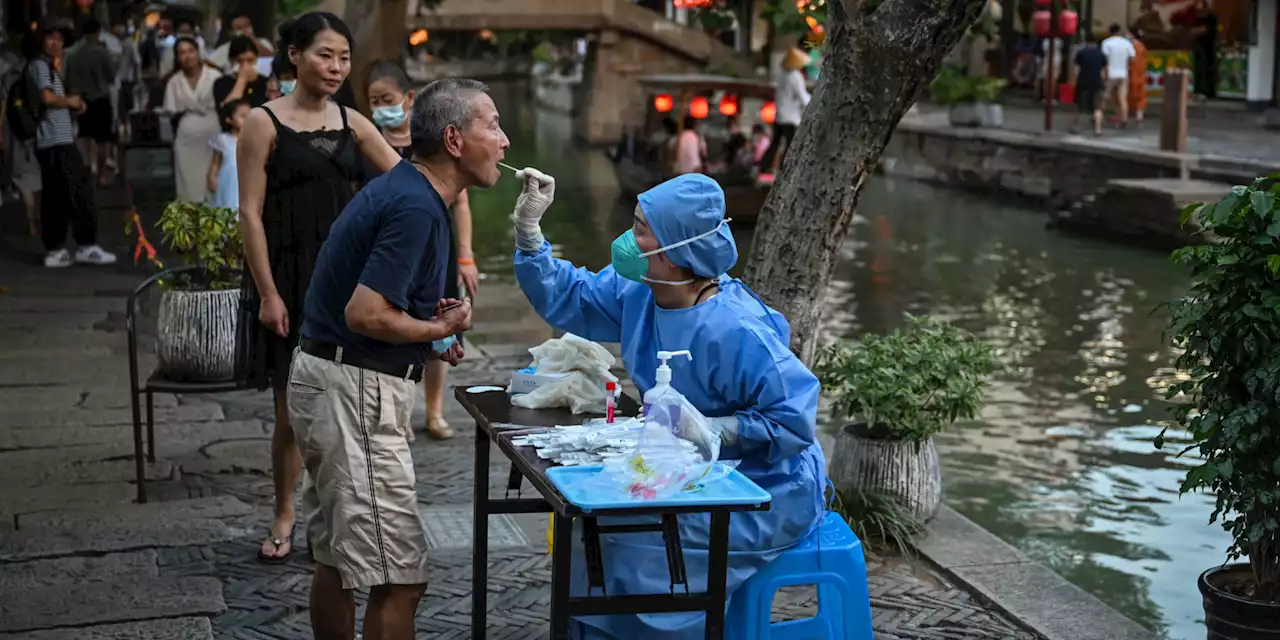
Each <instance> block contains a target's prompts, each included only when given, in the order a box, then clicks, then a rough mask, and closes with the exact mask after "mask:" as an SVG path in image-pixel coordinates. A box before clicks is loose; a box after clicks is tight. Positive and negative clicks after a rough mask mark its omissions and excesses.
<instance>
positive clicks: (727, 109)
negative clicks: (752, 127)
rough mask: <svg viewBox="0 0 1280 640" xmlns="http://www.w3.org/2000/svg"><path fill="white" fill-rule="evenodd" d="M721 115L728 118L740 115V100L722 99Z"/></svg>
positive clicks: (732, 98) (727, 97) (728, 97)
mask: <svg viewBox="0 0 1280 640" xmlns="http://www.w3.org/2000/svg"><path fill="white" fill-rule="evenodd" d="M720 113H722V114H724V115H726V116H736V115H738V99H737V98H736V97H734V96H725V97H723V98H720Z"/></svg>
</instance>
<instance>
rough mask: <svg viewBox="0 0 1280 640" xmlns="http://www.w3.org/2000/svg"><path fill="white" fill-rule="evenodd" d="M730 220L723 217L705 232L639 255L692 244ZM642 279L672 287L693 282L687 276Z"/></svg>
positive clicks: (650, 254)
mask: <svg viewBox="0 0 1280 640" xmlns="http://www.w3.org/2000/svg"><path fill="white" fill-rule="evenodd" d="M730 222H733V218H725V219H724V220H721V221H720V224H718V225H716V226H715V227H714V228H712V229H711V230H710V231H708V232H706V233H700V234H698V235H696V236H694V237H692V238H686V239H684V240H681V241H680V242H675V243H672V244H670V245H668V246H665V247H660V248H658V249H654V250H653V251H647V252H645V253H642V254H640V257H641V258H648V257H649V256H656V255H658V254H659V253H663V252H664V251H670V250H672V249H676V248H679V247H683V246H685V245H687V244H693V243H695V242H697V241H699V240H701V239H703V238H707V237H710V236H713V235H715V234H716V233H717V232H718V231H720V227H723V226H725V225H727V224H729V223H730ZM643 280H644V281H645V282H648V283H651V284H665V285H669V286H673V287H676V286H680V285H684V284H693V278H689V279H688V280H680V281H676V282H673V281H670V280H654V279H653V278H650V277H649V276H644V278H643Z"/></svg>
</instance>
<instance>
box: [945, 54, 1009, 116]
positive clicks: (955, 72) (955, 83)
mask: <svg viewBox="0 0 1280 640" xmlns="http://www.w3.org/2000/svg"><path fill="white" fill-rule="evenodd" d="M1004 84H1005V82H1004V80H1001V79H999V78H988V77H982V76H980V77H970V76H968V75H965V73H964V72H963V71H961V70H960V69H959V68H957V67H955V66H951V65H948V66H946V67H943V68H942V71H941V72H939V73H938V77H937V78H935V79H934V81H933V83H932V84H930V85H929V95H930V97H931V98H932V99H933V101H934V103H936V104H938V105H939V106H943V107H949V108H950V111H949V112H948V116H949V117H950V119H951V126H954V127H999V126H1002V125H1003V124H1004V109H1003V108H1001V106H1000V103H999V102H997V100H999V99H1000V90H1001V89H1003V88H1004Z"/></svg>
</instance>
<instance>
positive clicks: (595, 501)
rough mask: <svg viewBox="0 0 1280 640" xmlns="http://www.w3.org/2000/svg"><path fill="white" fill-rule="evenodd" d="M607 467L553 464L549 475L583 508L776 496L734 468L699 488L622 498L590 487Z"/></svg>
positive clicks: (745, 501) (755, 501)
mask: <svg viewBox="0 0 1280 640" xmlns="http://www.w3.org/2000/svg"><path fill="white" fill-rule="evenodd" d="M603 470H604V467H600V466H592V467H551V468H550V469H547V479H548V480H550V481H551V484H553V485H555V487H556V489H557V490H559V491H560V495H562V496H564V499H565V500H568V501H569V502H570V503H572V504H574V505H575V506H577V507H578V508H580V509H582V510H583V511H588V512H590V511H597V510H602V509H636V508H644V507H694V506H703V505H717V506H720V505H759V504H764V503H766V502H769V501H770V500H772V499H773V497H772V496H770V495H769V492H768V491H765V490H764V489H761V488H760V485H758V484H756V483H754V482H752V481H751V479H750V478H748V477H746V476H744V475H742V474H741V473H740V472H738V470H737V469H734V470H733V471H732V472H731V473H730V474H729V475H728V476H725V477H723V478H721V479H719V480H715V481H713V482H711V483H709V484H705V485H703V486H702V488H701V489H699V490H697V491H681V492H679V493H676V494H675V495H673V496H669V497H666V498H662V499H653V500H642V499H640V498H635V499H619V498H618V497H617V495H616V494H615V495H596V494H593V493H592V492H590V491H588V490H586V487H585V486H584V483H583V482H582V480H583V479H584V478H586V477H587V476H591V475H594V474H597V473H600V472H601V471H603Z"/></svg>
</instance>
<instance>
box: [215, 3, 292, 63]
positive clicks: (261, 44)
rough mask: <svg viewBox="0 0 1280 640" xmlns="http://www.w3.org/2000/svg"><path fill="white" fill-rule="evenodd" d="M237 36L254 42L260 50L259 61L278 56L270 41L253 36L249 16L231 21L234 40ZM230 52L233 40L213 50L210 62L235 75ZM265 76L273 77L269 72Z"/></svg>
mask: <svg viewBox="0 0 1280 640" xmlns="http://www.w3.org/2000/svg"><path fill="white" fill-rule="evenodd" d="M235 36H245V37H247V38H249V39H250V40H252V41H253V43H254V44H255V45H256V46H257V48H258V58H259V59H262V58H266V59H267V60H270V59H271V57H272V56H274V55H275V54H276V51H275V46H274V45H272V44H271V41H270V40H268V39H266V38H261V37H258V36H255V35H254V34H253V21H251V20H249V16H236V17H234V18H232V19H231V37H232V38H234V37H235ZM230 50H231V39H230V38H228V39H227V41H226V42H224V43H222V45H221V46H219V47H218V48H217V49H214V50H213V55H211V56H210V57H209V60H210V61H211V62H213V63H214V64H216V65H218V68H219V69H222V70H223V71H226V72H228V73H234V72H235V64H234V63H233V62H232V61H231V58H230V56H229V55H228V54H227V52H229V51H230ZM267 68H268V69H270V66H268V67H267ZM263 75H271V74H270V72H269V71H268V72H267V73H265V74H263Z"/></svg>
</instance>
